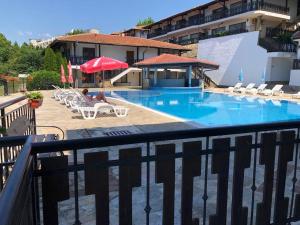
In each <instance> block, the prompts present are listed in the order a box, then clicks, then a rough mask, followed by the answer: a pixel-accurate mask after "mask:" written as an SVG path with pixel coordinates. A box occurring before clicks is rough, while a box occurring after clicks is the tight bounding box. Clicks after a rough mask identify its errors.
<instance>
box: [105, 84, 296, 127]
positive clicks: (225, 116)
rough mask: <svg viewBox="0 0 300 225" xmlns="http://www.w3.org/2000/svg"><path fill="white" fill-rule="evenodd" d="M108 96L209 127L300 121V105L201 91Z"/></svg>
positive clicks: (127, 92) (136, 92) (135, 92)
mask: <svg viewBox="0 0 300 225" xmlns="http://www.w3.org/2000/svg"><path fill="white" fill-rule="evenodd" d="M107 96H111V97H115V98H119V99H123V100H126V101H129V102H131V103H135V104H138V105H142V106H145V107H148V108H150V109H153V110H156V111H159V112H162V113H166V114H169V115H171V116H175V117H178V118H180V119H183V120H186V121H191V122H193V123H196V124H198V125H201V126H206V127H213V126H228V125H242V124H257V123H266V122H278V121H291V120H299V119H300V105H298V104H297V103H293V102H288V101H274V100H273V101H272V100H265V99H262V98H257V97H256V98H255V97H254V96H253V97H238V96H230V95H228V94H218V93H212V92H202V91H201V90H199V89H198V88H197V89H186V88H181V89H180V88H177V89H171V88H169V89H165V88H162V89H153V90H136V91H113V92H108V93H107Z"/></svg>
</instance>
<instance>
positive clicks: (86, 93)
mask: <svg viewBox="0 0 300 225" xmlns="http://www.w3.org/2000/svg"><path fill="white" fill-rule="evenodd" d="M88 93H89V90H88V89H86V88H85V89H83V90H82V94H83V95H84V96H86V97H87V99H88V100H93V98H92V96H90V95H88Z"/></svg>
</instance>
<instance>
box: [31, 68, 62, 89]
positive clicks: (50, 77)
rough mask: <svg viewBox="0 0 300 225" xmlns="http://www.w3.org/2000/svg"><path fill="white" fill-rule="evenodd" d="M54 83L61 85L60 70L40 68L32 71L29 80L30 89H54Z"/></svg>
mask: <svg viewBox="0 0 300 225" xmlns="http://www.w3.org/2000/svg"><path fill="white" fill-rule="evenodd" d="M52 85H57V86H61V82H60V75H59V73H58V72H55V71H46V70H40V71H37V72H34V73H32V74H31V76H30V79H28V81H27V89H28V90H29V91H33V90H48V89H53V87H52Z"/></svg>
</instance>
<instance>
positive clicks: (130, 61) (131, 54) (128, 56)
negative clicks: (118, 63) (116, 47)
mask: <svg viewBox="0 0 300 225" xmlns="http://www.w3.org/2000/svg"><path fill="white" fill-rule="evenodd" d="M126 59H127V60H126V61H127V63H128V65H129V66H132V65H133V64H134V51H127V52H126Z"/></svg>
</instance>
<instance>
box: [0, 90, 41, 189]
mask: <svg viewBox="0 0 300 225" xmlns="http://www.w3.org/2000/svg"><path fill="white" fill-rule="evenodd" d="M25 100H26V97H25V96H22V97H18V98H15V99H12V100H10V101H6V102H4V103H1V104H0V116H1V120H0V127H1V128H2V133H1V134H0V137H1V136H7V135H32V134H36V120H35V110H34V109H32V108H30V107H29V104H28V103H27V102H25ZM18 104H20V106H19V105H18ZM21 149H22V145H15V146H5V147H2V146H0V192H1V190H2V189H3V187H4V185H5V183H6V181H7V178H8V177H9V175H10V173H11V171H12V168H13V164H14V162H15V160H16V159H17V157H18V155H19V153H20V151H21Z"/></svg>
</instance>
